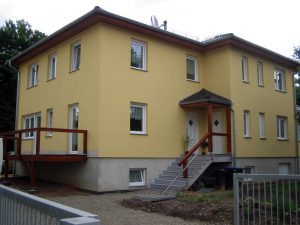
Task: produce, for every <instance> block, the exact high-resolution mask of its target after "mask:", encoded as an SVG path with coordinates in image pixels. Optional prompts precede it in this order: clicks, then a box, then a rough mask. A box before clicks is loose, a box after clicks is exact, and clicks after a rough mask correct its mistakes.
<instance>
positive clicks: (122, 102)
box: [10, 7, 299, 192]
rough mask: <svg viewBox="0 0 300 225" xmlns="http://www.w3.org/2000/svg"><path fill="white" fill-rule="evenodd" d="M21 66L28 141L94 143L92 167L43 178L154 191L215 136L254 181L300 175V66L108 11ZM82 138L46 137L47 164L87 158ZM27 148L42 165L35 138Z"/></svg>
mask: <svg viewBox="0 0 300 225" xmlns="http://www.w3.org/2000/svg"><path fill="white" fill-rule="evenodd" d="M10 63H11V65H12V66H14V67H15V68H17V69H18V71H19V83H18V105H17V130H22V129H30V128H34V127H48V128H63V129H75V130H76V129H83V130H87V132H88V134H87V159H86V160H85V161H84V162H75V163H65V162H56V163H53V162H42V161H40V162H37V164H36V166H37V171H36V172H37V176H38V177H40V178H42V179H48V180H54V181H58V182H63V183H68V184H71V185H74V186H76V187H79V188H83V189H88V190H92V191H97V192H102V191H113V190H127V189H131V188H136V187H144V186H149V184H150V183H151V182H152V181H153V180H154V179H155V178H156V177H158V176H159V174H161V173H162V172H163V171H164V170H165V169H166V168H167V166H168V165H169V164H171V163H172V162H174V161H175V160H176V159H177V158H180V157H182V154H184V149H183V146H182V137H183V136H184V135H185V134H188V136H189V137H190V138H191V142H190V143H188V145H189V149H190V148H192V147H193V146H194V145H195V144H196V143H198V141H199V140H200V139H201V138H202V137H203V136H204V135H205V134H206V133H207V132H208V130H209V129H211V132H213V133H214V135H212V136H211V137H210V138H208V142H209V143H208V145H209V148H208V151H210V153H209V152H208V151H207V152H206V154H210V155H212V154H214V155H226V156H229V157H230V163H232V164H233V165H234V166H238V167H243V168H246V171H247V172H255V173H287V172H288V173H298V164H297V160H298V147H297V139H296V138H297V136H296V127H295V106H294V105H295V104H294V102H295V100H294V89H293V85H294V84H293V81H294V80H293V79H294V78H293V75H294V71H295V69H296V67H297V66H298V65H299V64H298V63H297V62H295V61H293V60H291V59H289V58H286V57H283V56H281V55H278V54H277V53H274V52H271V51H269V50H267V49H264V48H262V47H260V46H257V45H255V44H253V43H250V42H248V41H246V40H243V39H241V38H238V37H236V36H234V35H233V34H226V35H221V36H217V37H215V38H213V39H211V40H208V41H205V42H197V41H193V40H190V39H187V38H185V37H181V36H178V35H176V34H173V33H170V32H168V31H163V30H160V29H158V28H154V27H151V26H148V25H145V24H141V23H138V22H136V21H132V20H129V19H127V18H123V17H120V16H118V15H115V14H112V13H109V12H107V11H104V10H102V9H100V8H99V7H96V8H95V9H93V10H92V11H91V12H89V13H87V14H86V15H84V16H83V17H81V18H79V19H77V20H76V21H74V22H72V23H71V24H69V25H67V26H65V27H63V28H62V29H61V30H59V31H57V32H55V33H54V34H52V35H50V36H49V37H47V38H46V39H44V40H42V41H41V42H39V43H37V44H36V45H34V46H32V47H30V48H29V49H27V50H25V51H24V52H22V53H21V54H19V55H17V56H15V57H14V58H13V59H12V60H11V62H10ZM210 110H211V111H210ZM218 134H219V135H218ZM82 136H83V135H82V134H80V133H79V134H77V133H68V134H66V133H59V132H55V131H44V132H41V135H40V137H39V142H40V149H39V151H40V154H48V155H51V154H53V155H58V156H59V155H65V154H68V155H81V154H84V152H83V149H84V145H85V144H84V140H83V137H82ZM21 149H22V154H29V155H34V154H36V134H35V132H34V131H32V132H30V131H28V132H24V133H23V134H22V141H21ZM17 165H18V167H17V173H18V174H20V175H22V174H24V173H26V171H27V170H26V167H25V164H24V163H22V160H20V161H19V163H18V164H17Z"/></svg>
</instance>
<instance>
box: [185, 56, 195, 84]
mask: <svg viewBox="0 0 300 225" xmlns="http://www.w3.org/2000/svg"><path fill="white" fill-rule="evenodd" d="M195 72H196V71H195V60H192V59H186V75H187V79H189V80H195Z"/></svg>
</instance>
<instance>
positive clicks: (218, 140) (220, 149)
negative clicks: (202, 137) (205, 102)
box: [212, 112, 225, 154]
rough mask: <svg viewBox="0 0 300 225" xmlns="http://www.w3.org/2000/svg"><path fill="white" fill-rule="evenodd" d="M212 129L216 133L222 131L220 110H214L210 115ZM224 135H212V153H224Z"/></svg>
mask: <svg viewBox="0 0 300 225" xmlns="http://www.w3.org/2000/svg"><path fill="white" fill-rule="evenodd" d="M212 118H213V119H212V123H213V124H212V130H213V132H216V133H222V132H223V126H222V125H223V124H222V112H214V113H213V116H212ZM224 138H225V137H224V136H213V153H214V154H224V152H225V151H224Z"/></svg>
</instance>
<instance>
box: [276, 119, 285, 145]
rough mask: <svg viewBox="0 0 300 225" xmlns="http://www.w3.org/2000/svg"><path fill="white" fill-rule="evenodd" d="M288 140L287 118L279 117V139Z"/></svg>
mask: <svg viewBox="0 0 300 225" xmlns="http://www.w3.org/2000/svg"><path fill="white" fill-rule="evenodd" d="M287 138H288V135H287V118H286V117H283V116H277V139H279V140H280V139H281V140H286V139H287Z"/></svg>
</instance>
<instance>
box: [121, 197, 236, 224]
mask: <svg viewBox="0 0 300 225" xmlns="http://www.w3.org/2000/svg"><path fill="white" fill-rule="evenodd" d="M121 205H122V206H124V207H129V208H132V209H138V210H143V211H145V212H149V213H159V214H163V215H168V216H174V217H181V218H183V219H185V220H198V221H207V222H213V223H221V224H233V208H232V202H231V203H230V202H228V201H219V200H208V201H203V202H194V203H191V202H185V201H182V200H179V199H174V200H167V201H160V202H146V201H142V200H137V199H124V200H123V201H122V202H121Z"/></svg>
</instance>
